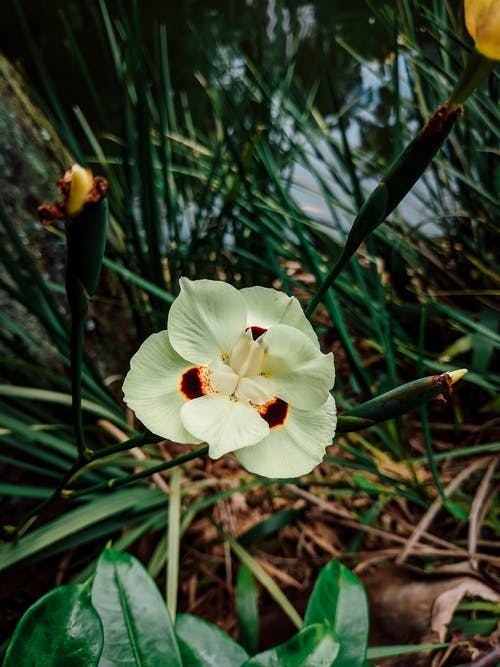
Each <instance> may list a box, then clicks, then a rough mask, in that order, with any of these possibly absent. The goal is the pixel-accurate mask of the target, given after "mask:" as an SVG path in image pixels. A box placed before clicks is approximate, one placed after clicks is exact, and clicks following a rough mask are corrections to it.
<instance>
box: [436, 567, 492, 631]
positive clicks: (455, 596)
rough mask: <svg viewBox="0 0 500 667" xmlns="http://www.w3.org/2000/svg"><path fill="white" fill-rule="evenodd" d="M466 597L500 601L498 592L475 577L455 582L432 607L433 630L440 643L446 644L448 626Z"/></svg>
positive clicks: (439, 596) (438, 597)
mask: <svg viewBox="0 0 500 667" xmlns="http://www.w3.org/2000/svg"><path fill="white" fill-rule="evenodd" d="M452 581H453V580H451V581H450V584H452ZM464 597H471V598H481V599H482V600H488V601H489V602H499V601H500V596H499V594H498V593H497V592H496V591H494V590H493V589H492V588H490V586H487V585H486V584H483V583H482V582H481V581H479V580H478V579H475V578H474V577H465V578H463V579H460V580H459V581H458V582H457V580H455V585H454V586H452V587H451V588H449V589H448V590H445V591H443V592H442V593H441V594H440V595H438V596H437V598H436V599H435V600H434V604H433V605H432V615H431V628H432V630H433V631H434V632H435V633H436V634H437V636H438V639H439V641H440V642H444V640H445V638H446V631H447V629H448V624H449V622H450V621H451V619H452V617H453V614H454V613H455V610H456V608H457V606H458V604H459V603H460V601H461V600H462V599H463V598H464Z"/></svg>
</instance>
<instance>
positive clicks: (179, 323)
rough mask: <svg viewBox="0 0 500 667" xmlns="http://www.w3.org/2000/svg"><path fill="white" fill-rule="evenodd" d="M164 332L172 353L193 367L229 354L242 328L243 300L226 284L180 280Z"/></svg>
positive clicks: (244, 311) (244, 319) (244, 317)
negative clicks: (178, 355)
mask: <svg viewBox="0 0 500 667" xmlns="http://www.w3.org/2000/svg"><path fill="white" fill-rule="evenodd" d="M180 285H181V292H180V294H179V296H178V297H177V299H176V300H175V301H174V302H173V304H172V306H171V307H170V312H169V314H168V333H169V337H170V342H171V344H172V347H173V348H174V349H175V351H176V352H177V353H178V354H180V355H181V356H182V357H184V358H185V359H188V360H189V361H191V362H192V363H194V364H196V365H206V364H209V363H210V362H214V361H216V360H220V358H221V355H222V354H224V355H229V354H230V353H231V350H232V349H233V346H234V345H235V344H236V341H237V340H238V338H239V337H240V335H241V334H242V333H243V331H244V329H245V326H246V307H245V301H244V299H243V298H242V296H241V295H240V294H239V292H238V290H237V289H235V288H234V287H232V286H231V285H229V284H228V283H223V282H218V281H215V280H188V278H181V279H180Z"/></svg>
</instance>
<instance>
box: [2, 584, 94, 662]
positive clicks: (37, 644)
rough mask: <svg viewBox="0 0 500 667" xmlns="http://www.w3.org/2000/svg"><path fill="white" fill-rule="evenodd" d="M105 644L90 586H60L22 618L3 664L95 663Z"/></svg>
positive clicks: (41, 599)
mask: <svg viewBox="0 0 500 667" xmlns="http://www.w3.org/2000/svg"><path fill="white" fill-rule="evenodd" d="M102 647H103V630H102V623H101V619H100V618H99V614H98V613H97V611H96V610H95V609H94V607H93V606H92V603H91V601H90V592H89V590H88V587H87V586H77V585H75V584H71V585H68V586H58V587H57V588H54V590H52V591H50V592H49V593H47V594H46V595H44V596H43V597H42V598H40V600H38V602H35V604H34V605H32V606H31V607H30V608H29V609H28V611H27V612H26V613H25V614H24V616H23V617H22V618H21V620H20V621H19V623H18V625H17V627H16V629H15V631H14V635H13V637H12V639H11V642H10V644H9V648H8V649H7V653H6V656H5V661H4V663H3V667H29V666H30V665H33V666H39V667H68V665H71V667H95V666H97V665H98V663H99V658H100V657H101V652H102Z"/></svg>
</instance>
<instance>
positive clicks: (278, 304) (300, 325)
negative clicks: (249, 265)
mask: <svg viewBox="0 0 500 667" xmlns="http://www.w3.org/2000/svg"><path fill="white" fill-rule="evenodd" d="M240 294H241V295H242V296H243V298H244V299H245V303H246V305H247V326H248V327H251V326H259V327H262V328H263V329H269V327H270V326H271V325H273V324H288V326H290V327H294V328H295V329H298V330H299V331H302V333H304V334H305V335H306V336H307V337H308V338H309V339H310V340H311V341H312V342H313V343H314V344H315V345H316V347H319V341H318V337H317V336H316V334H315V332H314V329H313V328H312V326H311V324H310V322H309V320H308V319H307V317H306V316H305V315H304V311H303V310H302V307H301V305H300V303H299V302H298V300H297V299H296V298H295V297H294V296H288V295H287V294H285V293H284V292H278V291H277V290H275V289H270V288H267V287H245V288H244V289H242V290H240Z"/></svg>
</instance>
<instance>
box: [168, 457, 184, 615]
mask: <svg viewBox="0 0 500 667" xmlns="http://www.w3.org/2000/svg"><path fill="white" fill-rule="evenodd" d="M180 523H181V469H180V468H174V470H172V474H171V476H170V502H169V505H168V560H167V609H168V613H169V614H170V618H171V620H172V623H173V624H174V625H175V616H176V613H177V592H178V585H179V551H180Z"/></svg>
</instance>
